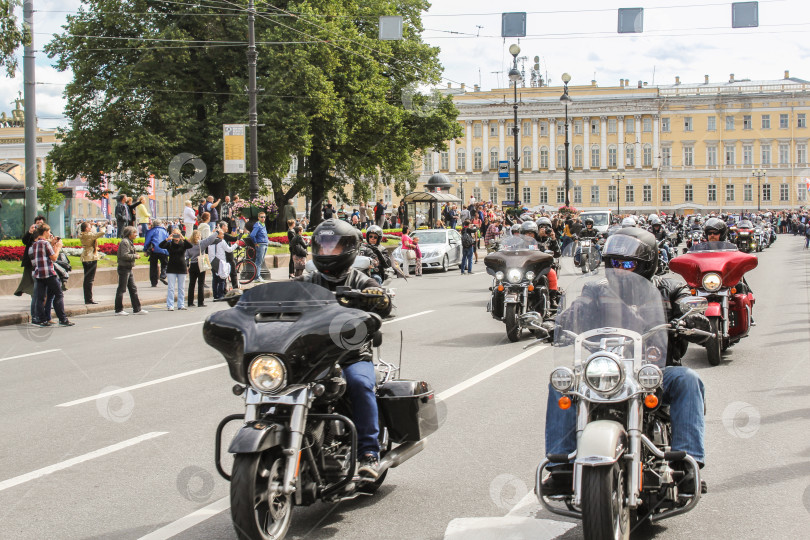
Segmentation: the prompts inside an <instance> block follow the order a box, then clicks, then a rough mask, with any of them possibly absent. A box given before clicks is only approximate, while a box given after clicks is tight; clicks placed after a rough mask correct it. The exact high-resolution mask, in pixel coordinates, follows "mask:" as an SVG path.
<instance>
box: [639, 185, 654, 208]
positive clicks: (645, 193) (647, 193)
mask: <svg viewBox="0 0 810 540" xmlns="http://www.w3.org/2000/svg"><path fill="white" fill-rule="evenodd" d="M641 197H642V199H644V202H645V203H648V202H652V186H651V185H648V184H644V185H643V186H642V187H641Z"/></svg>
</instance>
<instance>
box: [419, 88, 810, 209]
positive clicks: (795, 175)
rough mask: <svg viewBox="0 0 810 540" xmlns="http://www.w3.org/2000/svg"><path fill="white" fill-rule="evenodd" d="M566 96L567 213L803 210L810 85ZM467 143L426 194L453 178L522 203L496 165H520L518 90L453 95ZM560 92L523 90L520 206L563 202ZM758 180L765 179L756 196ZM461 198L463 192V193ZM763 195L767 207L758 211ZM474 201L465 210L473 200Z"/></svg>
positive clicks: (433, 158)
mask: <svg viewBox="0 0 810 540" xmlns="http://www.w3.org/2000/svg"><path fill="white" fill-rule="evenodd" d="M628 83H629V81H627V80H622V81H621V82H620V84H619V86H611V87H599V86H597V83H596V81H591V85H590V86H570V85H569V95H570V97H571V99H572V103H571V104H569V106H568V127H569V142H570V147H569V148H570V150H569V162H568V164H569V167H570V172H569V176H570V185H571V191H570V200H571V204H572V205H573V206H575V207H577V208H581V209H597V208H601V209H607V208H611V209H613V210H614V211H616V210H617V209H620V210H621V212H622V213H625V212H632V213H648V212H653V211H664V212H668V213H669V212H673V211H677V212H678V213H692V212H702V213H706V212H708V211H722V212H738V211H743V210H752V209H753V210H756V208H757V205H758V202H759V204H760V205H761V207H762V209H763V210H764V209H769V210H776V209H783V208H794V207H798V206H800V205H804V204H806V200H807V185H806V182H805V177H810V168H808V160H807V146H808V141H810V128H808V127H807V117H808V115H810V83H808V82H807V81H803V80H800V79H795V78H791V77H790V76H789V73H788V72H785V76H784V78H783V79H780V80H775V81H750V80H736V79H735V78H734V75H733V74H732V75H731V76H730V77H729V81H728V82H723V83H711V82H710V81H709V77H708V76H706V79H705V81H704V82H703V83H702V84H681V83H680V81H679V80H678V78H677V77H676V80H675V84H673V85H668V86H656V87H650V86H645V85H644V84H642V83H639V84H638V85H637V86H635V87H632V86H631V85H629V84H628ZM445 92H451V93H452V94H453V95H454V102H455V104H456V107H458V109H459V111H460V115H459V118H458V120H459V122H460V123H461V125H462V127H463V128H464V133H465V137H463V138H461V139H459V140H457V141H449V142H448V147H449V149H448V151H445V152H432V153H431V154H428V155H426V156H424V158H423V162H422V168H423V170H422V174H421V176H420V183H424V182H426V181H427V179H428V178H429V177H430V176H431V175H432V174H433V173H434V172H443V173H445V174H446V175H447V176H448V178H449V179H450V181H451V182H454V183H457V185H458V187H459V188H461V186H462V183H463V188H464V194H465V198H466V199H468V198H469V197H470V196H473V197H474V198H475V199H476V200H478V201H481V200H484V201H487V200H491V201H493V202H498V203H502V202H503V201H505V200H513V199H514V171H510V173H511V175H512V176H511V178H510V180H509V182H510V184H509V185H500V184H499V182H498V162H499V161H501V160H508V161H509V162H510V164H511V167H513V166H514V162H513V156H514V153H513V152H514V135H513V131H512V126H513V114H514V112H513V105H514V96H513V92H514V90H513V89H512V88H509V89H496V90H490V91H481V90H480V89H478V87H476V88H474V90H473V91H468V90H466V89H465V88H464V87H463V86H462V87H461V88H457V89H448V90H445ZM562 93H563V88H562V87H538V88H518V93H517V97H518V119H519V124H520V130H519V134H518V145H517V147H518V148H519V167H520V174H519V189H520V193H519V196H520V198H521V201H522V202H523V204H524V205H527V206H530V207H534V206H540V205H544V206H546V207H547V208H548V209H554V208H557V207H559V206H560V205H562V204H563V202H564V200H565V188H564V178H565V173H564V165H563V164H564V162H565V157H564V156H565V150H564V141H565V117H564V106H563V103H561V102H560V96H561V95H562ZM753 169H763V170H764V172H765V175H764V176H762V177H761V178H760V179H759V181H760V184H761V185H760V188H759V189H758V188H757V181H758V179H757V178H756V177H754V176H753V174H752V173H753ZM454 192H455V193H456V194H460V190H459V189H455V190H454ZM758 196H759V199H760V200H759V201H758ZM465 202H466V201H465Z"/></svg>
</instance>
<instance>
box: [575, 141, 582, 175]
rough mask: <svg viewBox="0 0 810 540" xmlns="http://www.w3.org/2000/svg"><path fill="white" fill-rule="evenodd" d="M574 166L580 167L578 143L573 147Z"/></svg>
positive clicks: (580, 158)
mask: <svg viewBox="0 0 810 540" xmlns="http://www.w3.org/2000/svg"><path fill="white" fill-rule="evenodd" d="M574 167H576V168H578V169H581V168H582V147H581V146H580V145H576V146H575V147H574Z"/></svg>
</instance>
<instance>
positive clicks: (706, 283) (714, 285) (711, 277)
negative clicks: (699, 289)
mask: <svg viewBox="0 0 810 540" xmlns="http://www.w3.org/2000/svg"><path fill="white" fill-rule="evenodd" d="M722 286H723V280H722V279H720V276H719V275H718V274H715V273H714V272H709V273H708V274H706V275H705V276H703V288H704V289H706V290H707V291H709V292H714V291H716V290H717V289H719V288H720V287H722Z"/></svg>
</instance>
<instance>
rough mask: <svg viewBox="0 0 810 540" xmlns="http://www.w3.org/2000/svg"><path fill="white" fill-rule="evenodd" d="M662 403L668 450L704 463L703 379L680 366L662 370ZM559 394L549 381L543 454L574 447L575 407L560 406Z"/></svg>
mask: <svg viewBox="0 0 810 540" xmlns="http://www.w3.org/2000/svg"><path fill="white" fill-rule="evenodd" d="M663 389H664V399H663V402H664V404H667V405H669V407H670V408H669V412H670V416H671V418H672V441H671V443H672V450H674V451H681V450H683V451H685V452H686V453H687V454H689V455H690V456H692V457H693V458H695V460H696V461H698V462H700V463H705V458H706V451H705V447H704V445H703V434H704V431H705V425H704V419H703V414H704V404H703V403H704V395H705V391H704V388H703V381H701V380H700V377H698V375H697V373H695V372H694V371H692V370H691V369H689V368H685V367H682V366H677V367H676V366H673V367H668V368H666V369H665V370H664V383H663ZM560 397H562V394H560V393H559V392H557V391H556V390H554V389H553V388H552V387H551V386H550V385H549V393H548V405H547V408H546V454H547V455H548V454H570V453H571V452H573V451H574V450H576V449H577V411H576V408H575V407H571V408H569V409H567V410H562V409H560V407H559V406H558V405H557V400H558V399H560Z"/></svg>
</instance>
